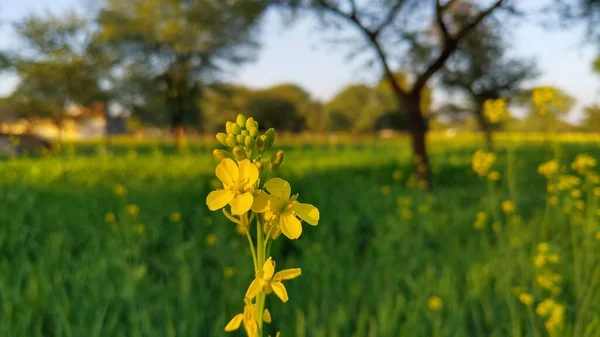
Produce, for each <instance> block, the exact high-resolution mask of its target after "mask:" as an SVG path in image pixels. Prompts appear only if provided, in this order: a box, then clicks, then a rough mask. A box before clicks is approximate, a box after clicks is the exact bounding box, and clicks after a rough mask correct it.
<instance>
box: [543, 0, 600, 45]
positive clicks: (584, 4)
mask: <svg viewBox="0 0 600 337" xmlns="http://www.w3.org/2000/svg"><path fill="white" fill-rule="evenodd" d="M551 9H552V11H551V12H554V13H557V14H558V15H559V17H560V19H561V21H562V23H563V24H567V25H578V24H581V23H584V24H585V25H586V37H587V39H588V40H590V41H593V42H595V43H598V44H600V25H598V22H600V0H554V2H553V3H552V4H551Z"/></svg>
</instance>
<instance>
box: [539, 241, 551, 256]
mask: <svg viewBox="0 0 600 337" xmlns="http://www.w3.org/2000/svg"><path fill="white" fill-rule="evenodd" d="M537 250H538V252H540V253H547V252H548V251H549V250H550V245H549V244H548V243H547V242H541V243H538V245H537Z"/></svg>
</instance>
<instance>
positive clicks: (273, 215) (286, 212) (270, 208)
mask: <svg viewBox="0 0 600 337" xmlns="http://www.w3.org/2000/svg"><path fill="white" fill-rule="evenodd" d="M265 188H266V190H267V191H268V192H269V193H270V194H267V193H265V192H264V191H262V190H260V191H259V192H258V194H257V195H256V199H255V201H254V204H253V205H252V211H253V212H256V213H264V218H265V220H266V221H267V222H268V225H271V226H276V227H275V233H277V232H279V231H281V233H283V235H285V236H287V237H288V238H289V239H292V240H294V239H297V238H299V237H300V235H301V234H302V223H301V221H300V220H299V219H298V218H300V219H301V220H303V221H306V223H308V224H309V225H312V226H316V225H318V224H319V218H320V214H319V210H318V209H317V208H316V207H315V206H313V205H311V204H304V203H300V202H298V201H296V199H297V198H298V195H297V194H296V195H294V196H291V194H292V190H291V186H290V184H289V183H288V182H287V181H285V180H283V179H281V178H272V179H270V180H269V181H267V182H266V183H265ZM272 234H273V232H272Z"/></svg>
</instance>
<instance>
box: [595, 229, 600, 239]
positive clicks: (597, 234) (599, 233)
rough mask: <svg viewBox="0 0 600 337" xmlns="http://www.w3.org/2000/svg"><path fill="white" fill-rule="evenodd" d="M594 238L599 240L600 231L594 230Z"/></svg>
mask: <svg viewBox="0 0 600 337" xmlns="http://www.w3.org/2000/svg"><path fill="white" fill-rule="evenodd" d="M596 239H598V240H600V231H598V232H596Z"/></svg>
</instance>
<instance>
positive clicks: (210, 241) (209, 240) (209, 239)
mask: <svg viewBox="0 0 600 337" xmlns="http://www.w3.org/2000/svg"><path fill="white" fill-rule="evenodd" d="M204 243H206V245H207V246H209V247H213V246H214V245H216V244H217V237H216V235H214V234H208V235H207V236H206V237H205V238H204Z"/></svg>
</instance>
